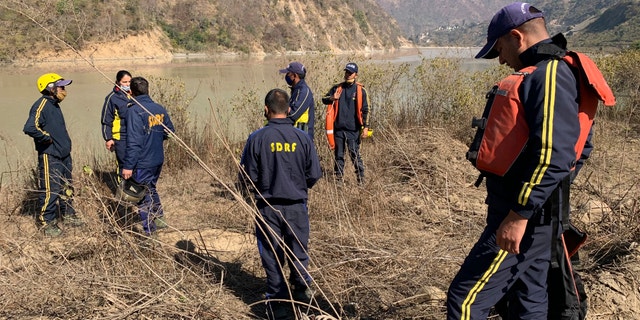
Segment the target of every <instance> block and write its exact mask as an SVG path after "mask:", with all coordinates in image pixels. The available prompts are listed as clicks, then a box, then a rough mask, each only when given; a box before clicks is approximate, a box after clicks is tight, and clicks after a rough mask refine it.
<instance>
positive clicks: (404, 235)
mask: <svg viewBox="0 0 640 320" xmlns="http://www.w3.org/2000/svg"><path fill="white" fill-rule="evenodd" d="M340 64H341V63H340ZM332 65H333V64H332ZM363 65H365V66H366V63H365V64H363ZM361 68H363V66H361ZM365 68H366V67H365ZM328 69H329V68H325V69H324V70H328ZM394 70H396V71H398V69H394ZM400 72H412V71H411V70H408V69H407V70H405V71H402V70H400ZM383 73H384V70H382V71H380V73H379V74H369V75H368V76H370V77H373V78H375V77H376V76H380V77H384V76H390V73H384V74H383ZM331 76H332V75H331V74H329V73H327V74H326V77H323V76H321V75H320V74H318V76H317V78H315V79H314V87H319V88H326V89H328V88H329V85H330V83H331V82H332V81H331V80H332V79H330V78H331ZM451 79H452V81H458V80H456V79H457V78H456V77H455V76H454V77H451ZM363 81H365V83H366V79H363ZM379 83H380V84H379V86H378V87H376V85H375V84H374V85H372V87H373V88H372V87H368V88H369V90H370V92H371V94H372V98H374V99H379V100H380V101H385V100H384V97H380V96H376V95H378V94H381V93H379V92H384V91H385V90H384V88H383V87H382V86H383V85H384V81H380V82H379ZM456 83H458V82H456ZM460 86H461V85H459V86H458V87H460ZM171 87H176V86H174V85H171ZM443 87H446V86H443ZM396 89H398V88H396ZM399 89H406V88H399ZM399 89H398V90H399ZM394 90H395V89H394ZM465 90H466V89H465ZM316 91H317V92H316V95H317V96H318V98H319V96H320V95H321V94H322V93H323V92H322V90H316ZM388 91H389V90H387V92H388ZM154 92H156V91H155V90H154ZM414 92H416V91H414ZM169 96H170V97H182V98H179V99H183V96H181V95H180V92H177V93H172V94H169ZM479 96H480V97H479V99H478V100H477V101H479V102H482V95H479ZM167 99H169V100H170V98H167ZM247 99H251V98H250V97H247ZM253 99H256V101H260V99H261V97H257V98H255V97H254V98H253ZM457 99H462V100H460V101H465V100H464V99H463V97H462V96H458V98H457ZM465 99H466V98H465ZM156 100H158V99H156ZM161 102H163V103H166V102H167V101H161ZM425 103H426V102H425ZM626 103H628V102H626ZM167 104H168V103H167ZM172 105H175V104H172ZM179 105H180V104H179ZM414 107H415V108H422V107H424V105H414ZM481 107H482V103H480V105H479V106H477V107H475V108H472V109H471V110H468V111H466V112H467V113H479V109H480V108H481ZM322 110H323V109H322V108H321V107H320V108H318V114H321V113H322ZM407 110H410V109H406V108H405V109H400V108H399V109H397V110H395V111H394V110H385V112H382V111H379V112H380V113H378V114H380V115H382V114H385V117H382V116H381V117H379V118H378V119H377V121H378V122H377V126H376V127H375V128H374V129H375V130H376V133H375V135H374V138H373V139H369V140H366V141H364V142H363V145H362V154H363V158H364V161H365V165H366V168H367V169H366V170H367V171H366V173H367V185H366V188H360V187H357V185H356V183H355V174H353V172H352V171H351V170H352V166H351V165H350V164H347V167H346V170H347V174H346V177H345V178H346V186H345V187H343V188H338V187H337V186H336V185H335V184H334V183H333V181H332V179H331V175H330V174H329V175H327V176H326V177H325V178H323V179H322V180H321V181H320V182H319V183H318V185H317V186H316V187H314V188H313V189H312V191H311V192H310V203H309V207H310V216H311V241H310V255H311V266H310V272H311V274H312V276H313V277H314V279H315V285H314V286H315V288H316V301H315V302H314V303H313V305H312V307H313V308H315V309H313V311H312V312H309V314H314V315H320V314H324V315H325V316H329V315H330V316H334V317H336V318H337V317H340V318H343V319H442V318H443V317H444V308H443V305H444V298H445V297H444V294H445V291H446V289H447V287H448V284H449V281H450V279H451V278H452V276H453V275H454V273H455V272H456V271H457V269H458V266H459V264H460V263H461V262H462V260H463V258H464V257H465V256H466V253H467V252H468V250H469V249H470V247H471V245H472V244H473V242H475V240H476V239H477V236H478V235H479V233H480V232H481V230H482V228H483V227H484V218H485V210H486V208H485V205H484V195H485V194H484V189H483V188H482V187H481V188H475V187H473V186H472V184H473V182H474V181H475V179H476V175H477V173H476V171H475V170H474V169H473V168H472V167H471V166H470V165H469V164H468V162H467V161H466V160H465V159H464V153H465V151H466V149H467V147H466V145H465V143H466V142H468V140H467V139H468V138H469V136H470V131H469V130H470V129H469V128H467V121H466V120H465V121H464V122H462V120H460V122H458V123H456V122H454V121H452V120H451V121H449V122H447V121H443V119H445V117H444V116H443V115H441V114H440V115H439V116H440V117H436V118H435V120H433V121H429V119H427V118H423V119H422V120H423V121H419V123H421V124H420V125H412V124H415V123H413V122H406V119H408V118H407V117H406V116H401V114H402V112H407ZM450 110H454V109H450ZM455 110H459V109H455ZM455 110H454V111H455ZM627 110H628V108H627ZM239 111H242V110H239ZM244 111H247V112H249V113H250V112H253V111H255V110H253V111H252V110H244ZM449 115H450V116H451V117H459V118H460V119H462V118H464V117H465V113H464V112H462V111H460V112H458V111H456V112H454V113H450V114H449ZM318 117H320V116H318ZM247 118H248V119H249V120H250V117H247ZM608 118H613V120H608ZM320 120H321V119H320ZM415 120H416V119H413V121H415ZM185 121H187V120H185ZM216 123H217V122H216V121H213V120H212V121H211V127H210V128H207V129H206V130H204V131H203V132H201V133H198V132H189V131H188V130H187V131H186V134H189V135H190V136H189V138H188V139H191V140H187V141H188V144H189V145H192V146H194V147H195V149H196V151H197V155H198V156H199V157H200V159H201V160H202V162H201V165H202V166H205V167H206V170H203V167H201V166H198V165H196V163H195V162H194V161H193V160H192V156H191V155H189V154H188V153H185V151H184V150H183V149H182V148H181V147H180V145H179V141H176V140H171V141H170V142H169V143H168V153H169V154H168V159H169V161H173V163H168V165H167V167H166V170H165V171H164V173H163V176H162V177H161V179H160V182H159V191H160V195H161V196H162V199H163V204H164V207H165V210H166V212H167V218H168V221H169V223H170V225H171V228H169V229H168V230H165V231H161V232H160V233H159V238H158V239H157V241H153V242H152V243H151V245H150V244H149V242H148V239H145V238H144V237H142V236H140V234H139V227H138V226H137V223H136V222H135V219H134V218H135V215H133V214H131V213H130V212H129V214H128V215H126V214H124V213H123V210H122V208H121V205H120V208H118V202H117V201H116V199H114V198H113V196H112V190H111V189H110V182H109V181H110V179H111V177H110V175H109V173H108V171H110V165H108V164H105V163H101V162H100V161H97V160H96V161H94V164H93V169H94V172H93V174H92V175H88V174H84V173H82V172H81V170H76V171H75V175H76V181H75V183H76V190H77V196H76V206H77V208H78V209H79V211H80V212H81V213H82V215H83V217H84V218H85V219H86V221H87V222H88V225H87V226H85V227H82V228H77V229H74V228H71V227H69V228H66V227H65V228H64V231H65V235H64V236H62V237H60V238H57V239H47V238H44V237H43V235H42V234H41V233H39V232H38V231H37V230H36V228H35V225H34V223H33V219H32V218H31V217H30V216H29V215H30V214H32V213H33V211H32V209H33V191H32V189H33V187H32V185H33V182H32V181H31V180H29V179H28V177H30V176H31V175H30V171H26V174H23V175H22V177H20V176H19V175H18V174H10V176H9V177H5V176H3V179H8V180H11V181H13V182H14V184H12V185H11V186H10V187H3V188H2V189H1V190H0V208H1V209H0V210H1V211H0V226H1V227H0V228H1V229H2V235H3V237H2V238H1V239H0V301H1V302H0V319H258V318H262V317H263V315H264V307H263V302H264V301H263V296H262V293H263V291H264V278H265V275H264V271H263V270H262V267H261V265H260V260H259V256H258V253H257V248H256V245H255V239H254V237H253V230H254V218H255V216H254V211H253V210H251V209H250V208H249V207H248V206H247V205H246V204H245V203H244V202H243V201H241V200H239V199H240V197H239V195H238V194H237V190H236V189H235V187H234V182H235V179H236V174H237V167H236V163H237V162H236V161H237V159H238V157H239V152H240V150H241V148H242V142H233V141H232V142H227V141H225V140H224V139H218V138H217V136H216V132H219V131H217V130H216V128H217V127H216ZM321 124H322V122H319V124H318V127H319V128H321V127H322V125H321ZM176 127H180V125H179V124H176ZM632 128H633V126H632V125H630V124H629V122H624V121H620V120H618V119H616V118H614V117H605V116H603V117H601V120H600V121H599V122H598V124H597V133H596V134H597V135H596V141H595V143H596V151H595V152H594V153H593V156H592V159H591V160H589V162H588V163H587V165H586V166H585V167H584V169H583V171H582V172H581V174H580V176H579V178H578V180H577V181H576V184H575V188H574V194H573V206H574V209H575V211H574V219H575V220H576V223H577V224H578V225H579V226H581V227H583V228H585V229H586V230H587V231H588V232H589V234H590V241H589V243H588V244H587V246H586V247H585V249H584V250H583V252H582V253H583V257H584V261H585V262H584V264H583V274H584V275H585V279H586V282H587V286H588V288H589V291H590V294H591V296H590V299H591V300H590V308H591V309H590V313H591V315H593V316H594V317H595V318H597V319H619V318H620V317H622V318H625V319H626V318H633V317H635V315H636V314H637V313H638V312H640V302H639V301H640V299H639V298H638V296H639V295H640V292H639V291H638V289H637V288H638V283H640V279H639V278H638V274H640V266H639V265H640V263H639V261H638V260H639V256H640V252H639V250H638V245H637V243H638V242H639V241H640V232H639V230H638V229H639V227H638V226H639V225H640V223H639V222H640V221H638V219H639V218H638V216H639V215H638V213H639V212H638V203H637V199H638V198H639V196H640V190H639V188H638V185H637V176H638V174H639V172H638V171H639V170H640V167H639V166H638V165H637V163H638V160H640V159H639V158H640V153H639V152H638V150H639V148H640V141H639V140H638V136H637V132H636V131H634V130H633V129H632ZM319 131H321V130H319ZM182 138H184V137H182ZM316 141H317V143H318V150H319V151H320V155H321V158H322V166H323V169H324V170H325V172H327V173H330V172H332V159H333V158H332V155H331V154H330V153H329V152H328V150H327V149H326V147H325V144H324V137H323V136H322V135H321V133H320V132H319V133H318V136H317V137H316ZM25 176H26V177H27V178H25ZM5 181H6V180H5ZM598 206H599V207H598ZM123 217H128V218H123ZM63 227H64V226H63ZM634 243H635V244H634ZM320 310H322V311H320ZM299 318H300V319H304V317H302V316H301V317H299ZM325 318H326V317H325ZM316 319H318V320H319V319H321V317H320V316H317V317H316Z"/></svg>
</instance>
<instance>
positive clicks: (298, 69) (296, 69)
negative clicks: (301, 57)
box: [280, 61, 307, 74]
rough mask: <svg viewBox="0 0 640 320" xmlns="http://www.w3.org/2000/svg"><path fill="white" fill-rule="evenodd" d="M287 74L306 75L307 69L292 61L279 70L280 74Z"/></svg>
mask: <svg viewBox="0 0 640 320" xmlns="http://www.w3.org/2000/svg"><path fill="white" fill-rule="evenodd" d="M287 72H293V73H297V74H306V73H307V69H306V68H305V67H304V65H303V64H302V63H300V62H298V61H294V62H291V63H289V65H288V66H287V67H286V68H284V69H280V73H287Z"/></svg>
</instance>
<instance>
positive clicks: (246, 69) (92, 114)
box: [0, 48, 488, 173]
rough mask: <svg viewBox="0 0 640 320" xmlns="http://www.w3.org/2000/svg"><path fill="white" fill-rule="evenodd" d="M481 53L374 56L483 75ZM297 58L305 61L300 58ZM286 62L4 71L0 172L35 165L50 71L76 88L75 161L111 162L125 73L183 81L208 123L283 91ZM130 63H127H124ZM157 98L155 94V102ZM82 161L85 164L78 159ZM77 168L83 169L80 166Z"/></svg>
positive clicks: (70, 114)
mask: <svg viewBox="0 0 640 320" xmlns="http://www.w3.org/2000/svg"><path fill="white" fill-rule="evenodd" d="M477 50H478V48H412V49H403V50H400V51H399V52H395V53H394V54H393V55H392V56H383V57H378V58H376V57H373V58H372V59H371V60H372V61H374V62H375V61H380V62H391V63H410V64H414V65H417V64H418V63H420V61H421V60H422V59H423V58H427V59H429V58H435V57H455V58H461V59H463V60H464V63H463V68H468V69H469V70H478V69H481V68H485V67H486V66H487V65H488V64H487V61H483V60H474V59H472V57H473V55H474V54H475V53H476V52H477ZM294 59H304V58H303V57H295V58H294ZM284 61H288V60H285V58H284V57H280V58H277V59H271V60H262V61H241V62H222V63H220V62H218V63H203V62H196V63H184V62H180V63H174V64H170V65H162V66H135V67H132V68H127V67H109V68H100V71H97V70H95V69H87V67H86V66H84V68H82V70H73V69H66V70H65V69H62V70H55V66H52V68H53V69H52V70H45V71H43V70H3V71H0V75H1V76H0V90H1V91H0V92H2V93H3V98H4V99H3V100H4V106H3V111H4V112H3V116H2V117H0V154H2V158H4V161H0V173H2V172H6V171H11V170H24V168H31V167H32V166H33V165H35V163H36V153H35V151H34V150H33V142H32V140H31V138H29V137H28V136H26V135H25V134H23V133H22V128H23V125H24V122H25V121H26V119H27V116H28V112H29V108H30V107H31V105H32V104H33V102H34V101H35V100H36V99H37V98H38V97H39V96H40V95H39V94H38V92H37V89H36V79H37V78H38V76H40V75H41V74H42V73H45V72H57V73H60V74H61V75H62V76H63V77H65V78H67V79H72V80H73V84H71V85H70V86H69V87H67V90H68V93H69V95H68V97H67V98H66V99H65V101H64V102H62V104H61V105H62V109H63V112H64V115H65V120H66V123H67V129H68V130H69V133H70V135H71V139H72V140H73V154H72V155H73V156H74V158H75V159H78V157H77V156H76V155H77V154H79V153H81V154H84V155H87V154H90V155H95V156H98V157H99V156H104V157H107V156H109V154H108V153H107V152H106V150H105V149H104V141H103V140H102V137H101V135H100V112H101V109H102V104H103V102H104V97H105V96H106V95H107V93H109V91H110V90H111V88H112V86H113V85H112V82H111V81H112V78H115V74H116V72H117V71H118V70H120V69H122V68H124V69H127V70H129V71H130V72H131V73H132V74H133V75H134V76H137V75H140V76H145V77H150V76H155V77H162V78H175V79H177V80H179V81H180V82H184V84H185V88H186V90H187V96H189V97H193V101H192V102H191V105H190V109H189V110H190V112H191V115H192V117H193V119H196V120H197V121H198V120H199V121H203V120H202V119H207V118H208V114H209V110H210V104H209V100H211V103H212V104H213V107H214V108H218V109H219V110H221V112H225V110H228V111H226V112H231V111H230V108H231V105H232V102H233V101H232V100H231V99H233V98H234V97H237V96H239V95H240V90H242V89H243V88H244V89H246V88H252V89H253V90H254V91H255V92H258V93H261V92H266V91H267V90H269V89H271V88H273V87H274V86H278V87H283V86H284V82H283V81H282V77H281V75H280V74H278V69H280V68H281V67H283V66H284V65H285V64H286V62H284ZM125 63H126V62H125ZM153 96H154V93H153V92H151V97H152V98H153ZM78 161H86V160H85V159H78ZM76 165H77V166H78V165H81V163H80V162H77V163H76Z"/></svg>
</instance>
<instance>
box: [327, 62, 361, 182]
mask: <svg viewBox="0 0 640 320" xmlns="http://www.w3.org/2000/svg"><path fill="white" fill-rule="evenodd" d="M357 77H358V65H357V64H356V63H354V62H349V63H347V65H346V66H345V67H344V81H343V82H341V83H338V84H336V85H334V86H333V87H332V88H331V89H330V90H329V92H327V94H326V95H325V96H324V97H323V98H322V103H323V104H325V105H327V117H326V129H327V139H328V141H329V148H330V149H332V150H334V156H335V163H334V174H335V177H336V183H337V184H338V186H341V185H342V184H343V180H342V178H343V176H344V152H345V146H346V148H347V150H348V151H349V157H350V158H351V162H352V163H353V166H354V167H355V169H356V170H355V171H356V177H357V179H358V184H359V185H363V184H364V163H363V162H362V157H361V156H360V142H361V139H362V138H365V137H367V135H368V130H369V123H368V122H367V118H368V115H369V97H368V96H367V90H365V88H364V86H363V85H362V84H361V83H359V82H356V78H357Z"/></svg>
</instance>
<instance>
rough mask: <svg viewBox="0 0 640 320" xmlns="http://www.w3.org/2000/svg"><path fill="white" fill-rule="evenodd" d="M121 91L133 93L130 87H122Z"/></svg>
mask: <svg viewBox="0 0 640 320" xmlns="http://www.w3.org/2000/svg"><path fill="white" fill-rule="evenodd" d="M120 89H122V91H125V92H130V91H131V87H130V86H124V85H121V86H120Z"/></svg>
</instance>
